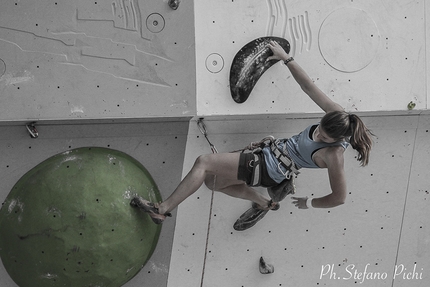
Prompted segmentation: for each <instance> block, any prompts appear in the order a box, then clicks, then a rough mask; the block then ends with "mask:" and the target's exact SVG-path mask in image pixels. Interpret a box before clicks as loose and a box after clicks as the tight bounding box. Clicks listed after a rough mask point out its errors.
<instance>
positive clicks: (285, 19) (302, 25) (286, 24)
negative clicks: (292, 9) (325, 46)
mask: <svg viewBox="0 0 430 287" xmlns="http://www.w3.org/2000/svg"><path fill="white" fill-rule="evenodd" d="M267 8H268V22H267V28H266V35H267V36H276V34H277V35H278V36H280V37H282V38H285V39H287V40H289V41H290V44H291V52H290V54H291V55H293V56H294V55H295V53H300V54H301V53H303V52H304V51H309V50H310V49H311V46H312V31H311V27H310V23H309V13H308V12H307V11H305V12H304V14H303V15H299V16H295V17H289V15H288V14H289V13H288V8H287V4H286V0H267Z"/></svg>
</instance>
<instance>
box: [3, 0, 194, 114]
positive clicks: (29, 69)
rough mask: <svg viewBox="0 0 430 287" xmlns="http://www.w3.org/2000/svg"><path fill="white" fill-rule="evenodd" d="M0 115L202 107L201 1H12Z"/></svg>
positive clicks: (7, 5)
mask: <svg viewBox="0 0 430 287" xmlns="http://www.w3.org/2000/svg"><path fill="white" fill-rule="evenodd" d="M1 6H2V7H1V10H0V50H1V52H0V59H1V61H0V77H1V78H0V90H1V98H0V100H1V105H0V120H2V121H5V120H7V121H10V120H38V119H49V120H64V119H67V120H68V119H105V118H120V119H122V118H148V117H174V116H184V115H188V114H191V115H192V114H194V113H195V67H194V66H195V65H194V58H195V57H194V54H195V53H194V28H193V27H194V21H193V5H192V2H189V1H184V3H182V5H181V9H180V10H176V11H174V10H172V9H171V8H170V7H169V6H168V5H167V4H166V3H164V2H163V1H133V0H113V1H84V0H74V1H66V0H58V1H48V0H42V1H29V0H24V1H2V4H1Z"/></svg>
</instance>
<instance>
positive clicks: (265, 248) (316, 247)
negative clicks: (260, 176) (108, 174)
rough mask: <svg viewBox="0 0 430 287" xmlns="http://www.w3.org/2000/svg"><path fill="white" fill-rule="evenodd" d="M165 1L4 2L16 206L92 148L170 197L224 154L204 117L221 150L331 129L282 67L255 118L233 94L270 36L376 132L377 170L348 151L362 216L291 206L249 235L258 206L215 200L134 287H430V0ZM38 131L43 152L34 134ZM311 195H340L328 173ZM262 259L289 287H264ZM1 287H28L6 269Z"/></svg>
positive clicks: (6, 103)
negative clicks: (250, 52)
mask: <svg viewBox="0 0 430 287" xmlns="http://www.w3.org/2000/svg"><path fill="white" fill-rule="evenodd" d="M167 2H168V0H110V1H108V0H103V1H101V0H93V1H86V0H73V1H70V0H39V1H32V0H2V1H1V5H0V147H1V148H0V164H1V166H0V171H1V172H0V174H1V176H0V182H2V188H1V189H0V196H1V199H2V200H3V199H4V198H5V197H6V196H7V194H8V192H9V191H10V189H11V188H12V186H13V185H14V184H15V182H16V181H17V180H18V179H19V178H20V177H21V176H22V175H23V174H24V173H25V172H26V171H28V170H29V169H31V168H32V167H34V166H35V165H36V164H38V163H40V162H41V161H42V160H44V159H46V158H47V157H49V156H51V155H53V154H55V153H58V152H62V151H65V150H67V149H71V148H76V147H81V146H89V145H95V146H106V147H110V148H116V149H119V150H121V151H123V152H126V153H129V154H130V155H132V156H134V157H135V158H137V159H138V160H139V161H141V162H142V163H143V164H144V165H145V166H146V167H147V168H148V170H149V171H150V172H151V174H152V175H153V177H154V179H155V180H156V182H157V183H158V185H159V187H160V190H161V192H162V196H163V197H164V198H165V197H167V196H168V195H169V194H170V192H171V191H173V189H174V188H175V186H176V184H177V183H178V182H179V180H180V177H181V175H182V176H184V175H185V174H186V173H187V172H188V170H189V169H190V168H191V166H192V164H193V162H194V160H195V158H196V157H197V156H198V155H200V154H202V153H209V152H210V149H209V146H208V144H207V142H206V140H205V138H204V137H203V136H202V135H201V133H200V131H199V130H198V128H197V125H196V120H197V119H198V118H199V117H204V118H205V122H206V125H207V129H208V133H209V137H210V139H211V141H212V142H213V143H214V144H215V145H216V147H217V148H218V150H219V151H220V152H226V151H230V150H234V149H238V148H241V147H243V146H245V145H247V144H248V143H249V142H250V141H255V140H258V139H261V138H262V137H264V136H266V135H268V134H272V135H274V136H282V137H287V136H291V135H293V134H296V133H298V132H300V131H301V130H303V129H304V128H305V127H306V126H307V125H308V124H310V123H314V122H315V121H317V120H318V116H320V115H321V113H320V111H319V110H318V108H317V106H316V105H314V104H313V103H312V102H311V101H310V100H309V99H308V98H307V96H306V95H304V94H303V93H302V91H301V90H300V88H299V86H298V85H297V84H296V83H295V81H294V79H293V78H292V77H291V74H290V73H289V71H288V69H287V68H286V67H285V66H284V65H283V64H281V63H278V64H276V65H275V66H273V67H272V68H270V69H269V70H268V71H267V72H266V73H265V74H264V75H263V76H262V77H261V79H260V80H259V82H258V83H257V85H256V86H255V87H254V90H253V92H252V93H251V95H250V97H249V99H248V100H247V101H246V102H245V103H243V104H236V103H235V102H234V101H233V100H232V98H231V96H230V89H229V82H228V79H229V71H230V65H231V62H232V60H233V58H234V56H235V54H236V53H237V52H238V51H239V50H240V49H241V48H242V47H243V46H244V45H245V44H247V43H248V42H250V41H252V40H254V39H256V38H258V37H263V36H278V37H285V38H286V39H288V40H289V41H290V42H291V46H292V52H291V54H292V55H293V56H294V58H295V59H296V61H297V62H299V63H300V64H301V66H303V68H304V69H305V70H306V71H307V72H308V73H309V75H310V76H311V78H312V79H313V80H314V81H315V82H316V83H317V85H318V86H319V87H320V88H321V89H322V90H323V91H324V92H326V93H327V94H328V95H329V96H330V97H331V98H333V99H334V100H335V101H337V102H339V103H340V104H341V105H342V106H344V107H345V108H346V110H347V111H351V112H355V111H356V112H359V114H360V115H362V116H363V119H364V120H365V122H366V123H367V124H368V126H369V127H370V128H371V129H372V130H373V132H374V133H375V134H376V138H375V147H374V150H373V152H372V158H371V163H370V165H369V166H368V167H366V168H360V167H358V164H357V162H356V161H355V158H354V152H353V151H352V149H348V151H347V153H346V172H347V174H348V187H349V195H348V198H347V202H346V203H345V205H343V206H340V207H338V208H334V209H328V210H319V209H313V210H303V211H302V210H297V209H295V208H294V206H293V205H291V204H290V202H291V200H290V199H289V198H287V199H285V200H284V202H282V205H281V209H280V210H279V211H277V212H269V213H268V215H267V216H266V217H265V218H264V219H263V220H262V221H261V222H259V223H258V224H257V225H256V226H255V227H254V228H252V229H250V230H248V231H245V232H236V231H234V230H233V228H232V225H233V223H234V222H235V220H236V219H237V217H238V216H239V215H240V214H242V213H243V212H244V211H245V210H246V209H247V208H249V206H250V203H248V202H245V201H242V200H238V199H232V198H229V197H227V196H225V195H223V194H218V193H216V194H215V195H214V197H213V198H212V194H211V191H210V190H208V189H207V188H206V187H202V188H201V189H200V190H199V191H197V192H196V193H195V194H194V195H193V196H191V197H190V198H189V199H187V200H186V201H185V202H184V203H183V204H182V205H181V206H180V207H179V208H178V210H177V214H174V217H173V218H169V219H168V221H167V222H166V223H165V224H164V225H163V229H162V236H161V238H160V241H159V244H158V246H157V248H156V250H155V252H154V255H153V257H152V258H151V260H150V261H149V262H148V264H147V265H146V266H145V267H144V268H143V269H142V271H141V272H140V273H139V274H138V276H136V277H135V278H133V279H132V280H131V281H130V282H128V283H127V284H126V285H125V286H130V287H132V286H133V287H134V286H143V287H146V286H148V287H149V286H151V287H152V286H162V287H164V286H166V287H218V286H232V287H260V286H265V287H266V286H267V287H285V286H333V287H336V286H357V285H360V286H364V287H373V286H375V287H376V286H377V287H380V286H390V287H406V286H407V287H415V286H417V287H423V286H429V285H430V263H429V260H428V257H429V254H430V232H429V223H430V222H429V218H430V214H429V208H428V202H429V200H430V196H429V187H428V186H429V180H428V170H429V168H430V154H429V152H428V151H429V150H430V144H429V142H430V133H429V130H430V128H429V126H430V116H429V115H430V113H429V95H430V93H429V92H428V86H430V79H429V77H428V69H429V68H428V67H430V65H428V63H429V60H428V59H429V57H430V50H429V49H428V46H429V45H428V44H429V42H428V41H429V39H430V29H429V28H428V27H430V26H429V17H430V4H429V3H428V1H426V0H413V1H411V0H376V1H368V0H330V1H317V0H306V1H303V0H302V1H298V0H215V1H214V0H198V1H189V0H182V1H181V3H180V6H179V9H178V10H172V9H170V8H169V7H168V5H167ZM410 102H412V103H413V104H415V107H414V109H413V110H411V111H410V110H408V104H409V103H410ZM29 121H37V122H38V123H37V124H36V125H37V127H38V129H39V132H40V136H39V138H37V139H31V138H30V137H29V136H28V134H27V132H26V130H25V127H24V125H23V123H25V122H29ZM182 169H183V171H182ZM166 178H167V179H166ZM296 184H297V189H298V194H297V195H298V196H309V195H313V196H315V197H318V196H323V195H325V194H327V193H328V192H329V189H328V183H327V176H326V171H324V170H305V171H303V172H302V174H301V175H300V177H299V178H298V179H297V183H296ZM259 190H260V191H261V192H265V191H264V189H259ZM212 199H213V202H212ZM211 203H213V204H211ZM211 207H212V208H211ZM260 256H264V257H265V258H266V260H267V262H268V263H271V264H273V265H274V266H275V273H274V274H271V275H261V274H259V273H258V260H259V258H260ZM366 266H367V267H366ZM364 272H367V273H364ZM396 273H397V274H398V275H395V274H396ZM364 277H365V278H364ZM394 277H395V278H394ZM363 278H364V279H363ZM0 286H2V287H16V285H15V284H14V283H13V282H12V281H11V279H10V278H9V277H8V275H7V273H6V271H5V269H4V267H3V266H2V265H1V264H0Z"/></svg>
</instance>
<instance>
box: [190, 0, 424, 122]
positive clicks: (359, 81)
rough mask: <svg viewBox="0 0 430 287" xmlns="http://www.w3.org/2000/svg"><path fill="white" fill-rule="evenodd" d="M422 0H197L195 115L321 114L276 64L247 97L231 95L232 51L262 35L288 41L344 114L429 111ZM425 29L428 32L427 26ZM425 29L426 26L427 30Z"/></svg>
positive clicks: (299, 59) (236, 50) (298, 58)
mask: <svg viewBox="0 0 430 287" xmlns="http://www.w3.org/2000/svg"><path fill="white" fill-rule="evenodd" d="M426 5H428V4H426V3H425V1H424V0H418V1H405V0H394V1H388V0H380V1H365V0H349V1H345V0H331V1H324V2H321V1H293V0H291V1H289V0H265V1H261V0H250V1H246V2H244V1H238V0H222V1H208V0H206V1H196V3H195V10H196V13H195V17H196V19H195V20H196V23H198V25H196V67H197V68H196V70H197V114H198V115H238V114H240V115H242V114H244V115H247V114H285V113H288V114H291V113H293V114H295V113H298V114H304V113H305V114H307V113H314V112H317V111H318V108H317V107H315V106H314V105H311V102H310V101H309V99H307V97H305V96H303V95H302V93H301V91H300V88H299V86H298V85H297V84H296V83H295V81H294V79H293V78H292V77H291V76H290V73H289V71H288V69H287V68H286V67H285V66H284V65H282V64H281V63H279V64H277V65H276V66H274V67H272V68H271V69H270V70H268V71H267V72H266V73H265V74H264V75H263V76H262V77H261V78H260V81H259V82H258V83H257V85H256V86H255V87H254V90H253V92H252V93H251V95H250V96H249V98H248V100H247V101H246V102H245V103H243V104H241V105H238V104H235V102H234V101H233V100H232V98H231V97H230V90H229V82H228V77H229V72H230V64H231V62H232V60H233V58H234V56H235V54H236V53H237V52H238V51H239V50H240V49H241V48H242V47H243V46H244V45H245V44H246V43H248V42H250V41H251V40H254V39H256V38H259V37H263V36H278V37H284V38H286V39H287V40H289V41H290V42H291V45H292V53H291V55H292V56H294V57H295V59H296V61H297V62H299V63H300V64H301V65H302V66H303V68H304V69H305V70H306V71H308V73H309V75H310V76H311V78H312V79H313V80H314V81H315V82H316V83H317V84H318V86H319V87H320V88H321V89H322V90H323V91H324V92H326V93H327V94H328V95H329V96H330V97H332V98H333V99H334V100H335V101H337V102H339V103H340V104H341V105H342V106H344V107H345V108H346V109H347V110H348V111H356V110H358V111H370V112H377V113H380V112H387V111H397V112H399V111H405V110H407V105H408V103H409V102H411V101H413V102H414V103H415V104H416V107H415V108H416V109H420V110H422V109H427V108H428V101H427V95H426V88H425V87H426V81H427V77H426V65H425V56H426V50H425V43H426V40H425V33H426V29H425V24H426V17H425V16H426V15H425V8H426ZM427 30H428V29H427ZM427 33H428V31H427Z"/></svg>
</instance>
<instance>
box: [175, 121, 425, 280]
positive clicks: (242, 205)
mask: <svg viewBox="0 0 430 287" xmlns="http://www.w3.org/2000/svg"><path fill="white" fill-rule="evenodd" d="M363 119H364V121H365V123H366V124H367V125H368V127H369V128H370V129H371V130H372V131H373V133H374V134H375V135H376V137H375V138H374V141H375V145H374V149H373V151H372V154H371V160H370V164H369V165H368V166H367V167H364V168H362V167H359V163H358V162H357V161H356V158H355V156H356V155H355V153H354V151H353V150H352V149H351V148H349V149H348V150H347V152H346V154H345V170H346V174H347V183H348V196H347V199H346V202H345V204H344V205H342V206H339V207H336V208H331V209H310V210H299V209H297V208H295V207H294V205H292V204H291V201H292V200H291V197H290V196H288V197H287V198H286V199H284V200H283V201H282V202H281V208H280V209H279V210H278V211H270V212H269V213H268V214H267V215H266V216H265V217H264V218H263V219H262V220H261V221H260V222H258V223H257V225H255V226H254V227H252V228H251V229H249V230H246V231H241V232H238V231H235V230H234V229H233V224H234V222H235V221H236V219H237V218H238V217H239V216H240V215H241V214H242V213H243V212H244V211H245V210H247V209H248V208H249V207H250V206H251V203H250V202H246V201H243V200H240V199H234V198H231V197H229V196H227V195H224V194H221V193H215V195H214V198H213V208H212V210H211V212H210V215H209V207H210V205H211V191H210V190H209V189H208V188H206V187H202V188H201V189H200V190H198V191H197V192H196V193H195V194H194V195H193V196H191V197H190V198H189V199H187V200H186V201H185V202H184V203H183V204H182V205H181V206H180V207H179V209H178V215H177V222H176V230H175V238H174V243H173V247H172V250H173V253H172V257H171V265H170V272H169V281H168V286H169V287H174V286H193V287H194V286H195V287H198V286H205V287H218V286H233V287H236V286H238V287H260V286H265V287H278V286H333V287H336V286H342V287H344V286H358V285H359V286H366V287H380V286H390V287H409V286H417V287H423V286H428V285H429V284H430V262H429V261H428V256H429V254H430V232H429V225H430V211H429V208H428V205H429V201H430V195H429V191H430V190H429V184H428V183H429V180H428V169H429V167H430V153H429V150H430V132H429V131H430V128H429V127H430V117H429V114H428V113H427V114H425V115H424V114H423V115H409V116H408V115H406V116H379V117H378V116H364V117H363ZM317 120H318V119H317V118H308V119H285V118H284V117H276V116H270V117H267V118H266V119H263V118H259V117H249V116H248V117H243V118H242V119H232V120H229V119H207V120H206V126H207V129H208V132H209V138H210V140H211V142H213V143H214V144H215V146H216V147H217V148H218V150H219V151H220V152H228V151H232V150H236V149H239V148H242V147H244V146H246V145H247V144H248V143H249V142H251V141H256V140H259V139H261V138H263V137H265V136H266V135H268V134H272V135H274V136H275V137H284V136H286V137H288V136H291V135H294V134H296V133H298V132H300V131H302V130H303V129H304V128H305V127H307V126H308V125H309V124H312V123H315V122H316V121H317ZM207 152H210V150H209V146H208V145H207V143H206V141H205V139H204V138H203V137H202V136H201V135H200V132H199V130H198V128H197V125H196V122H194V121H192V122H191V124H190V131H189V138H188V145H187V151H186V154H185V159H186V160H185V165H184V172H187V171H188V170H189V168H190V167H191V165H192V163H193V160H194V159H195V158H196V157H197V156H198V155H199V154H201V153H207ZM296 187H297V194H296V196H302V197H305V196H313V197H321V196H324V195H326V194H328V193H330V188H329V183H328V177H327V171H326V170H309V169H305V170H302V172H301V174H300V175H299V176H298V178H297V179H296ZM259 191H260V192H263V193H265V192H266V191H265V190H264V189H259ZM209 223H210V225H209V233H208V234H207V229H206V228H207V227H208V224H209ZM206 244H207V245H206ZM260 256H263V257H264V258H265V259H266V261H267V262H268V263H271V264H273V265H274V267H275V272H274V273H273V274H269V275H262V274H260V273H259V270H258V262H259V258H260ZM205 258H206V260H205ZM204 260H205V261H204ZM366 266H367V267H366ZM202 274H203V275H202Z"/></svg>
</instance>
